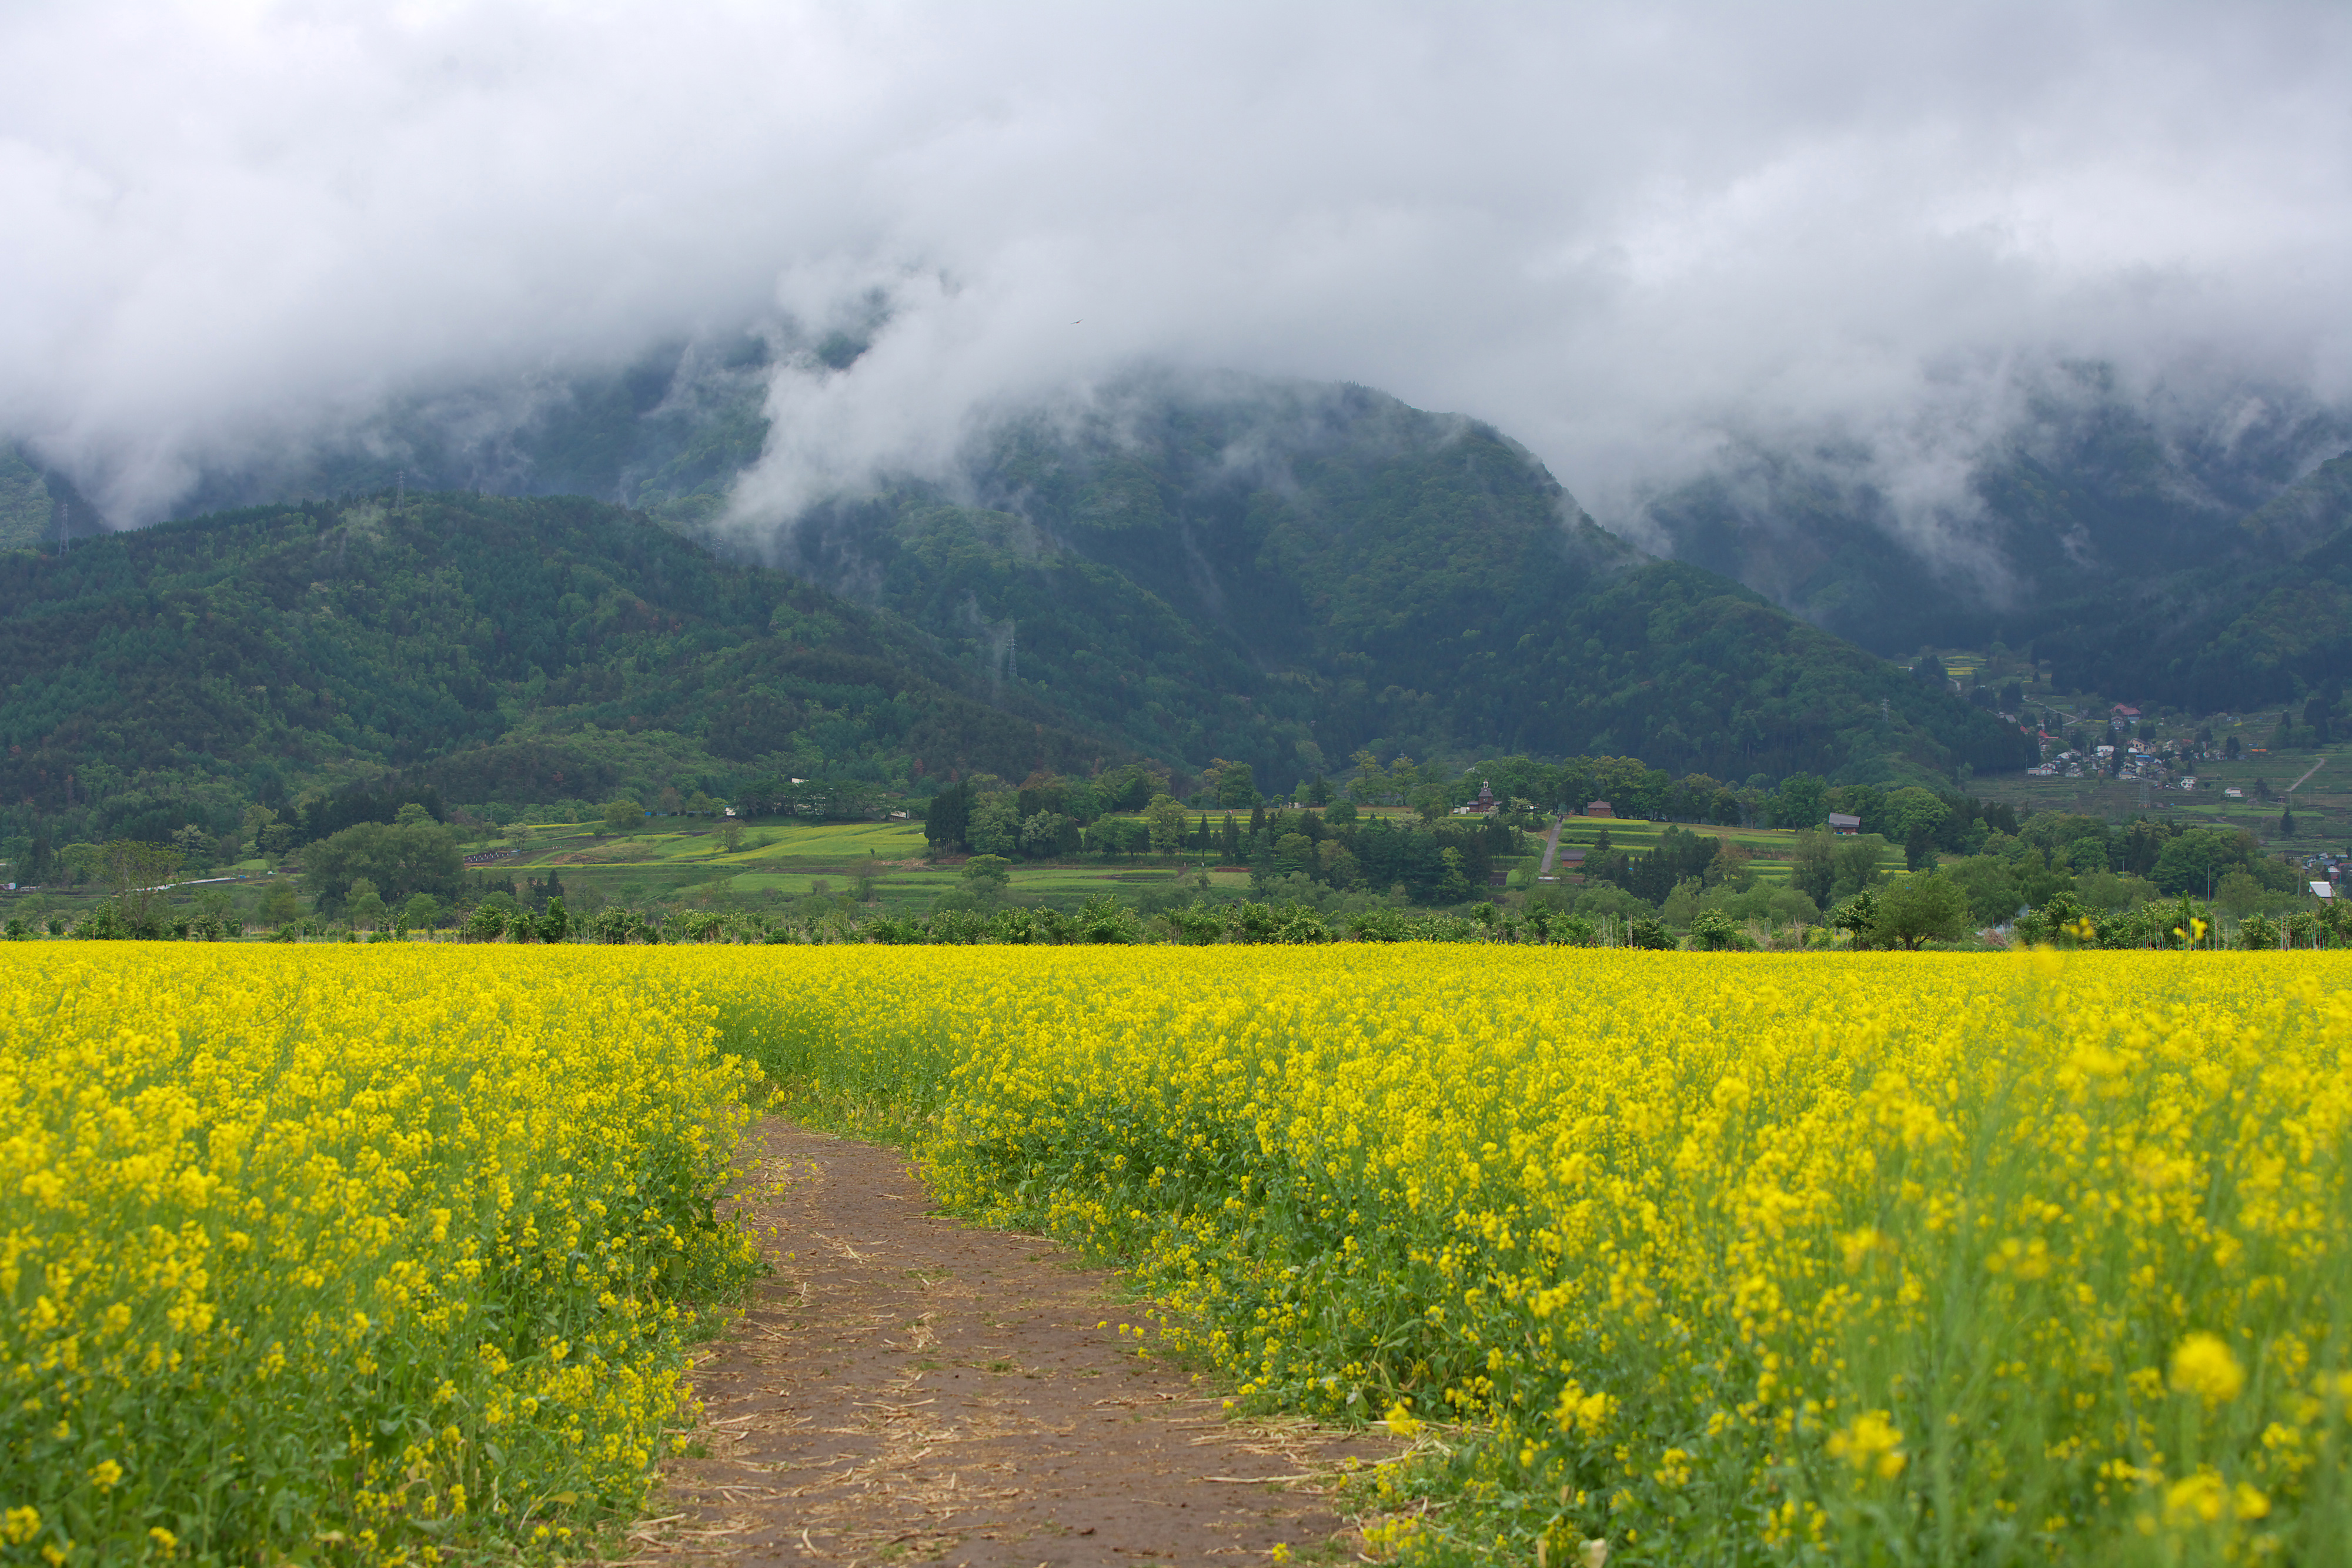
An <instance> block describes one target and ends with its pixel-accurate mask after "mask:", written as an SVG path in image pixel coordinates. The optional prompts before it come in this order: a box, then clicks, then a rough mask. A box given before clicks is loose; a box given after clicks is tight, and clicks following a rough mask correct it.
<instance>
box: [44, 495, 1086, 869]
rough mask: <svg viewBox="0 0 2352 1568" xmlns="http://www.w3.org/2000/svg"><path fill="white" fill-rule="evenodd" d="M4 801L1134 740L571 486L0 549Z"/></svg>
mask: <svg viewBox="0 0 2352 1568" xmlns="http://www.w3.org/2000/svg"><path fill="white" fill-rule="evenodd" d="M0 659H5V664H6V668H7V669H8V671H9V675H10V680H9V685H8V687H7V690H6V694H5V698H0V745H5V758H0V800H5V803H6V810H8V812H9V814H10V815H11V816H12V817H18V818H25V819H28V821H18V822H16V824H15V826H16V830H17V831H29V830H30V827H31V825H32V821H35V820H37V821H39V822H41V823H43V824H46V825H47V826H48V827H50V828H51V829H52V830H53V836H56V837H58V839H59V841H63V839H64V838H66V837H97V836H102V835H107V834H112V833H125V834H131V835H134V836H154V837H160V836H163V835H165V834H168V833H169V832H170V831H172V830H173V829H175V828H177V827H179V826H181V825H182V824H183V823H184V822H187V821H192V820H194V821H209V819H210V818H211V817H214V816H218V815H220V814H222V813H224V812H226V814H227V821H228V822H234V821H235V819H236V810H237V809H238V808H239V807H240V806H241V804H242V802H243V801H244V800H248V799H250V800H260V801H262V802H265V803H277V802H282V801H283V800H286V799H287V798H288V797H289V796H291V795H293V794H295V793H297V792H299V791H300V790H301V789H305V788H308V787H311V786H315V785H318V784H321V783H331V782H335V781H338V780H350V779H362V778H368V777H372V776H377V775H382V774H383V773H385V772H386V771H387V770H399V772H400V774H401V776H402V777H403V779H405V780H406V781H407V782H408V783H409V784H411V785H412V786H413V787H415V788H417V789H424V788H427V787H431V788H437V789H439V790H440V792H441V793H442V794H444V795H446V796H447V797H449V798H450V799H453V800H493V799H506V800H555V799H566V798H572V799H585V800H597V799H601V798H602V797H603V796H604V794H605V793H606V792H608V791H610V790H612V789H615V788H619V787H627V788H630V789H643V790H646V792H647V797H648V799H651V798H652V797H653V796H654V795H657V794H658V792H659V791H660V790H661V789H665V788H676V789H679V790H680V791H681V792H685V793H691V792H693V791H695V790H698V789H707V790H709V791H711V792H714V793H727V792H730V791H731V790H734V789H740V788H742V787H744V785H745V783H746V782H747V781H748V780H749V779H751V778H754V777H756V776H758V775H760V774H761V773H763V772H774V773H783V774H787V775H800V776H804V777H815V776H820V775H822V776H825V777H833V778H842V779H871V780H875V781H877V782H878V781H886V780H888V781H904V780H908V779H920V778H922V777H924V776H926V775H927V774H929V773H933V772H940V771H966V770H971V769H975V768H980V769H986V770H989V771H993V772H998V773H1004V774H1010V775H1013V776H1016V777H1018V776H1024V775H1026V774H1028V773H1029V772H1031V771H1032V770H1034V769H1035V768H1049V769H1056V770H1068V771H1080V772H1085V771H1091V770H1092V769H1094V768H1097V767H1099V766H1102V765H1103V764H1105V763H1106V762H1110V761H1117V760H1119V759H1122V758H1124V757H1126V756H1127V755H1128V754H1127V752H1126V750H1125V748H1124V747H1122V746H1121V744H1120V743H1119V742H1118V740H1117V739H1116V738H1112V737H1100V736H1095V735H1088V734H1085V733H1081V732H1080V731H1078V730H1076V729H1073V728H1072V727H1069V726H1068V725H1067V724H1066V723H1065V722H1064V721H1063V719H1062V717H1061V716H1060V715H1059V714H1058V713H1057V712H1055V710H1054V709H1052V708H1051V707H1049V706H1046V705H1045V704H1043V703H1040V702H1036V701H1034V700H1032V699H1030V698H1028V697H1027V696H1025V695H1024V694H1022V693H1020V692H1018V691H1015V692H1011V693H993V692H984V691H981V690H977V689H975V686H974V684H973V682H972V681H971V679H970V678H969V677H968V676H967V675H966V674H964V672H963V671H961V669H959V668H958V667H957V666H956V665H955V664H953V663H952V662H951V661H950V660H948V659H945V658H943V657H941V656H940V654H938V653H935V652H933V651H932V650H931V649H930V648H929V647H928V646H927V645H926V643H925V641H924V639H923V638H921V637H920V636H919V635H918V634H915V633H913V632H910V631H909V630H908V628H906V627H905V626H904V625H903V624H900V623H898V622H896V621H894V620H893V618H891V617H889V616H887V615H885V614H877V613H875V612H870V611H867V610H865V609H861V608H859V607H857V606H856V605H852V604H849V603H846V602H844V601H841V600H838V599H836V598H835V597H834V596H832V595H830V594H827V593H825V592H824V591H822V590H819V589H817V588H814V587H813V586H811V585H809V584H807V583H805V582H803V581H798V580H794V579H793V578H791V577H788V576H786V575H785V574H783V573H781V572H776V571H771V570H764V569H761V568H755V567H747V566H741V565H735V564H730V563H727V562H723V561H719V560H718V559H714V558H712V557H711V556H710V555H709V553H708V552H707V551H705V550H703V549H700V548H698V547H697V546H696V545H694V544H692V543H690V542H688V541H687V540H685V539H682V538H678V537H677V536H676V535H675V534H673V533H671V532H668V531H667V530H664V529H662V528H657V527H656V526H654V525H653V524H651V523H650V522H648V521H647V520H646V518H644V517H641V516H637V515H635V514H631V513H629V512H625V511H623V510H621V509H620V508H617V507H609V506H604V505H602V504H599V503H595V502H590V501H585V500H580V499H539V500H515V499H502V498H487V497H475V496H470V495H434V496H427V497H411V498H410V501H409V504H408V506H407V507H405V508H404V509H401V510H399V511H397V512H395V511H394V510H393V509H392V508H391V507H389V506H387V505H386V504H384V501H383V500H382V499H378V500H370V501H365V502H360V503H353V504H350V505H342V506H326V505H311V504H306V505H303V506H300V507H292V508H275V507H261V508H255V509H251V510H247V511H243V512H236V513H229V514H224V515H221V516H217V517H205V518H200V519H196V520H193V521H189V522H182V523H171V524H164V525H162V526H159V527H156V528H149V529H146V530H143V531H142V532H138V533H133V534H122V535H116V536H112V537H110V538H102V539H96V540H90V541H88V542H84V543H79V544H77V545H76V546H75V547H74V548H73V549H71V550H70V551H69V552H68V553H67V554H66V555H65V556H64V557H63V559H59V558H58V557H57V556H56V555H55V553H54V552H51V553H37V552H33V551H16V552H12V553H7V554H0ZM151 819H152V820H151ZM226 825H227V824H226V823H221V824H215V831H219V829H220V828H221V827H225V826H226Z"/></svg>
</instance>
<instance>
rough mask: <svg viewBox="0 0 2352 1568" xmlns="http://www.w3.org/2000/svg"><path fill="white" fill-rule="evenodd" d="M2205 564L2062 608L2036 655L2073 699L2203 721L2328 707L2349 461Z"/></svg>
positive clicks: (2347, 540) (2280, 502)
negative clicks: (2124, 702)
mask: <svg viewBox="0 0 2352 1568" xmlns="http://www.w3.org/2000/svg"><path fill="white" fill-rule="evenodd" d="M2213 554H2214V559H2211V560H2210V562H2208V563H2206V564H2204V565H2202V566H2200V567H2198V568H2195V569H2192V570H2181V571H2177V572H2171V573H2168V574H2165V575H2163V576H2160V577H2157V578H2153V579H2151V580H2147V581H2143V582H2139V583H2135V584H2131V585H2129V586H2128V587H2127V588H2126V589H2124V590H2122V591H2111V592H2109V593H2107V594H2104V595H2100V596H2096V597H2085V598H2083V599H2080V600H2077V601H2074V602H2073V603H2071V604H2069V605H2066V606H2063V607H2062V608H2061V611H2060V613H2059V616H2058V620H2059V622H2060V623H2059V625H2058V626H2057V627H2056V628H2055V629H2053V630H2052V631H2050V632H2045V633H2043V635H2042V637H2041V638H2040V639H2039V640H2038V641H2037V642H2036V643H2035V647H2036V649H2037V651H2038V652H2040V653H2042V655H2043V656H2044V657H2047V658H2050V659H2052V660H2053V661H2055V663H2056V664H2057V665H2058V667H2059V671H2060V673H2061V674H2062V677H2066V678H2071V679H2072V681H2073V682H2074V685H2077V686H2079V687H2081V688H2083V689H2086V690H2096V691H2118V692H2137V693H2144V694H2146V695H2149V696H2152V697H2156V698H2158V699H2159V700H2163V701H2168V702H2174V703H2179V704H2180V705H2181V706H2186V707H2193V708H2198V709H2203V710H2208V711H2210V710H2215V709H2222V708H2248V707H2254V706H2261V705H2264V704H2269V703H2286V704H2308V703H2310V702H2311V701H2313V700H2314V699H2316V700H2318V701H2319V702H2320V703H2321V704H2322V705H2323V706H2327V705H2332V704H2334V703H2335V702H2336V701H2337V700H2339V699H2340V698H2341V696H2342V694H2343V689H2344V683H2345V680H2346V678H2347V676H2352V455H2346V456H2342V457H2337V458H2335V459H2332V460H2331V461H2329V462H2327V463H2326V464H2324V465H2321V466H2320V467H2319V468H2318V469H2317V470H2315V472H2313V473H2311V474H2310V475H2307V476H2305V477H2304V478H2303V479H2302V480H2300V481H2298V482H2297V483H2296V484H2294V485H2293V486H2289V487H2288V488H2286V489H2285V490H2284V491H2282V492H2281V493H2280V494H2279V495H2277V496H2276V497H2273V499H2272V500H2270V501H2269V502H2268V503H2266V504H2265V505H2263V507H2259V508H2257V509H2256V510H2255V511H2253V512H2252V513H2251V514H2250V515H2248V516H2247V517H2244V518H2242V520H2240V521H2239V522H2238V523H2236V524H2235V525H2233V526H2232V527H2231V528H2230V529H2229V530H2228V532H2227V533H2226V534H2225V535H2224V537H2223V538H2222V539H2221V541H2220V543H2219V545H2218V546H2217V548H2216V549H2215V550H2214V552H2213Z"/></svg>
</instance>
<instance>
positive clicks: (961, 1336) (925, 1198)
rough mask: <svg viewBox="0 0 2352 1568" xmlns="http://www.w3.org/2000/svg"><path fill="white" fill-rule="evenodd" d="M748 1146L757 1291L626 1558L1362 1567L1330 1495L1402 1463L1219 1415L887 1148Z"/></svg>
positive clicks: (1027, 1247) (1048, 1257)
mask: <svg viewBox="0 0 2352 1568" xmlns="http://www.w3.org/2000/svg"><path fill="white" fill-rule="evenodd" d="M759 1135H760V1136H761V1137H763V1139H764V1141H765V1159H764V1168H763V1170H762V1172H761V1178H760V1179H759V1180H758V1181H757V1182H756V1183H755V1189H758V1190H756V1191H755V1196H753V1197H752V1208H753V1212H754V1215H755V1216H756V1218H757V1220H758V1223H759V1225H760V1226H761V1230H762V1231H763V1232H764V1231H765V1230H766V1228H768V1227H770V1226H774V1227H776V1228H777V1234H776V1235H774V1236H773V1237H770V1238H767V1239H766V1244H767V1245H768V1246H769V1247H770V1249H772V1257H773V1261H774V1263H775V1268H776V1272H775V1273H774V1275H773V1276H772V1278H770V1279H769V1280H767V1281H764V1282H763V1283H762V1285H761V1288H760V1291H759V1292H758V1294H757V1297H756V1299H755V1300H754V1301H753V1302H752V1303H751V1310H750V1312H748V1313H747V1314H746V1316H745V1317H744V1319H743V1321H742V1322H740V1324H738V1325H737V1326H736V1328H735V1330H734V1331H733V1332H732V1333H730V1334H729V1335H728V1336H727V1337H726V1338H725V1339H724V1340H722V1341H720V1342H719V1343H718V1344H716V1345H714V1346H713V1347H712V1349H711V1352H710V1354H709V1355H708V1356H707V1357H706V1358H705V1359H703V1360H702V1361H701V1363H700V1364H698V1367H697V1368H696V1371H695V1385H696V1392H697V1394H698V1396H700V1398H701V1399H702V1401H703V1405H704V1430H703V1434H702V1436H703V1438H704V1446H705V1447H706V1448H707V1449H708V1452H707V1454H704V1455H702V1456H700V1457H694V1458H679V1459H677V1460H675V1461H674V1462H672V1463H671V1464H670V1465H669V1466H668V1467H667V1469H666V1470H665V1488H664V1490H663V1492H662V1493H661V1494H660V1498H659V1508H658V1510H657V1511H658V1513H659V1514H660V1515H662V1516H663V1517H660V1518H656V1519H654V1520H649V1521H646V1523H644V1524H641V1525H639V1526H637V1527H636V1530H635V1531H634V1532H633V1536H632V1546H633V1549H634V1550H635V1552H636V1555H635V1557H634V1558H632V1559H631V1561H633V1562H641V1563H678V1562H689V1561H700V1562H726V1563H908V1562H938V1563H953V1564H971V1565H972V1568H980V1565H982V1564H1002V1565H1006V1568H1039V1565H1040V1564H1053V1565H1055V1568H1060V1565H1063V1564H1095V1563H1127V1564H1135V1563H1209V1564H1216V1563H1224V1564H1238V1563H1251V1562H1264V1561H1265V1560H1266V1558H1267V1555H1268V1553H1269V1552H1271V1551H1272V1550H1273V1548H1274V1547H1275V1546H1276V1544H1277V1543H1281V1544H1286V1545H1288V1546H1289V1547H1290V1548H1291V1549H1292V1550H1293V1551H1294V1552H1297V1554H1298V1555H1299V1556H1300V1557H1301V1558H1309V1559H1311V1558H1314V1557H1317V1556H1322V1555H1329V1556H1337V1557H1345V1558H1348V1559H1352V1558H1353V1557H1354V1556H1355V1552H1356V1547H1355V1545H1354V1542H1355V1540H1356V1535H1355V1531H1353V1530H1352V1529H1350V1528H1349V1525H1348V1524H1347V1521H1344V1520H1343V1519H1341V1518H1340V1517H1339V1514H1338V1513H1336V1512H1335V1511H1333V1505H1332V1502H1331V1500H1329V1499H1328V1496H1327V1495H1326V1494H1327V1492H1328V1490H1329V1488H1328V1481H1329V1480H1330V1479H1332V1478H1333V1477H1334V1476H1335V1475H1336V1474H1337V1473H1339V1472H1340V1471H1342V1470H1343V1469H1346V1468H1350V1467H1352V1466H1353V1465H1356V1464H1361V1463H1366V1462H1370V1461H1374V1460H1377V1459H1380V1458H1385V1457H1387V1455H1388V1454H1389V1453H1391V1452H1393V1451H1394V1449H1395V1448H1396V1447H1397V1445H1394V1444H1391V1443H1387V1442H1384V1441H1383V1440H1382V1439H1381V1438H1380V1437H1376V1436H1368V1435H1365V1434H1353V1435H1350V1434H1345V1433H1339V1432H1335V1431H1331V1430H1328V1429H1324V1428H1318V1427H1315V1426H1313V1425H1311V1424H1308V1423H1306V1422H1303V1421H1302V1422H1289V1423H1282V1422H1275V1423H1266V1422H1240V1421H1228V1420H1226V1419H1225V1418H1224V1417H1223V1410H1222V1405H1221V1402H1220V1400H1219V1399H1217V1398H1216V1397H1215V1396H1213V1395H1212V1394H1210V1393H1209V1392H1208V1391H1207V1390H1206V1389H1205V1388H1204V1387H1202V1386H1201V1385H1196V1384H1195V1383H1194V1382H1193V1381H1192V1378H1191V1377H1189V1376H1188V1375H1186V1374H1185V1373H1183V1372H1182V1371H1181V1370H1179V1369H1177V1368H1175V1367H1173V1366H1171V1365H1169V1364H1165V1363H1162V1362H1160V1361H1156V1360H1147V1359H1143V1358H1140V1357H1139V1356H1138V1354H1137V1343H1138V1342H1137V1341H1136V1340H1135V1339H1133V1338H1131V1337H1123V1336H1122V1335H1121V1334H1120V1333H1118V1328H1119V1325H1120V1324H1121V1323H1122V1322H1136V1321H1139V1319H1137V1317H1136V1314H1135V1313H1134V1312H1132V1311H1131V1310H1130V1311H1129V1312H1126V1313H1124V1314H1123V1313H1122V1312H1121V1311H1120V1309H1119V1308H1118V1305H1117V1304H1116V1301H1115V1300H1114V1298H1113V1296H1112V1295H1111V1294H1110V1291H1109V1287H1110V1277H1109V1276H1108V1275H1107V1274H1105V1273H1102V1272H1099V1271H1095V1270H1086V1269H1082V1268H1078V1267H1076V1266H1075V1265H1074V1263H1073V1262H1072V1260H1070V1258H1069V1257H1068V1255H1067V1254H1066V1253H1065V1252H1063V1251H1062V1250H1061V1249H1059V1248H1057V1247H1055V1246H1054V1245H1053V1244H1052V1243H1050V1242H1047V1241H1045V1240H1042V1239H1039V1238H1036V1237H1034V1236H1022V1235H1016V1234H1013V1233H1009V1232H1004V1231H989V1230H979V1229H972V1228H967V1227H965V1226H963V1225H961V1224H959V1223H957V1222H956V1221H955V1220H953V1219H950V1218H948V1217H946V1216H945V1215H943V1214H940V1213H939V1212H937V1209H936V1206H935V1205H934V1203H933V1202H932V1199H931V1197H930V1195H929V1192H927V1191H926V1190H925V1188H924V1187H923V1186H922V1184H921V1182H920V1181H919V1180H918V1179H917V1178H916V1177H915V1176H914V1175H913V1174H912V1173H911V1172H910V1171H909V1170H908V1166H907V1163H906V1161H905V1160H904V1158H903V1157H902V1156H900V1155H898V1154H896V1153H894V1152H892V1151H891V1150H888V1149H885V1148H879V1147H876V1146H874V1145H866V1144H858V1143H852V1142H848V1141H845V1140H842V1139H836V1138H831V1137H827V1136H824V1135H823V1134H815V1133H810V1132H807V1131H805V1130H803V1129H801V1128H798V1127H795V1126H793V1125H791V1124H787V1123H784V1122H781V1121H774V1120H770V1121H768V1122H766V1123H764V1124H762V1125H761V1129H760V1132H759ZM773 1186H782V1189H783V1190H782V1192H781V1193H775V1192H768V1191H765V1190H764V1189H766V1188H770V1187H773Z"/></svg>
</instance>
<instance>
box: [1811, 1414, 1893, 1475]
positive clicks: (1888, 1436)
mask: <svg viewBox="0 0 2352 1568" xmlns="http://www.w3.org/2000/svg"><path fill="white" fill-rule="evenodd" d="M1902 1444H1903V1434H1902V1433H1901V1432H1900V1431H1898V1430H1896V1429H1895V1425H1894V1423H1893V1422H1891V1421H1889V1420H1888V1419H1887V1415H1886V1412H1885V1411H1884V1410H1866V1411H1864V1413H1863V1414H1861V1415H1859V1416H1855V1417H1854V1418H1853V1422H1852V1423H1851V1424H1850V1425H1848V1426H1846V1427H1842V1428H1840V1429H1839V1430H1837V1431H1835V1432H1832V1433H1831V1434H1830V1438H1829V1442H1828V1444H1827V1445H1826V1447H1827V1448H1828V1450H1829V1456H1830V1458H1833V1459H1843V1460H1845V1461H1846V1462H1847V1463H1848V1464H1851V1465H1852V1466H1853V1468H1854V1469H1857V1470H1864V1471H1871V1472H1875V1473H1876V1474H1877V1475H1878V1476H1879V1477H1880V1478H1882V1479H1885V1480H1893V1479H1895V1477H1897V1476H1899V1475H1901V1474H1902V1473H1903V1467H1904V1464H1905V1463H1906V1460H1905V1458H1904V1455H1903V1451H1902Z"/></svg>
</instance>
